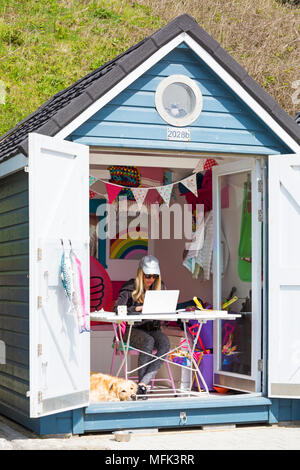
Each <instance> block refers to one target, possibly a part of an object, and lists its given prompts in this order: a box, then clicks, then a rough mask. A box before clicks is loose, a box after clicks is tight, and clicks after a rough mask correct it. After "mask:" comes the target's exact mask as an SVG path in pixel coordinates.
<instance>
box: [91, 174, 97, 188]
mask: <svg viewBox="0 0 300 470" xmlns="http://www.w3.org/2000/svg"><path fill="white" fill-rule="evenodd" d="M96 181H98V178H96V177H95V176H90V186H92V185H93V184H94V183H96Z"/></svg>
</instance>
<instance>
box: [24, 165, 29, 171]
mask: <svg viewBox="0 0 300 470" xmlns="http://www.w3.org/2000/svg"><path fill="white" fill-rule="evenodd" d="M24 171H25V173H29V167H28V165H26V166H24Z"/></svg>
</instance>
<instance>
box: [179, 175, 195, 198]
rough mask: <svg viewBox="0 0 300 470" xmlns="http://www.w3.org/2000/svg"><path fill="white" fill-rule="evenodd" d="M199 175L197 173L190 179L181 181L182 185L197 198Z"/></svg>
mask: <svg viewBox="0 0 300 470" xmlns="http://www.w3.org/2000/svg"><path fill="white" fill-rule="evenodd" d="M196 178H197V175H196V173H195V174H193V175H191V176H189V177H188V178H186V179H184V180H182V181H181V183H182V184H183V185H184V186H185V187H186V188H188V189H189V190H190V191H191V192H192V193H194V194H195V196H198V192H197V181H196Z"/></svg>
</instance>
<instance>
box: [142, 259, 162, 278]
mask: <svg viewBox="0 0 300 470" xmlns="http://www.w3.org/2000/svg"><path fill="white" fill-rule="evenodd" d="M139 267H140V268H142V270H143V273H144V274H158V275H159V276H160V269H159V262H158V259H157V258H155V256H152V255H148V256H144V257H143V258H142V259H141V261H140V262H139Z"/></svg>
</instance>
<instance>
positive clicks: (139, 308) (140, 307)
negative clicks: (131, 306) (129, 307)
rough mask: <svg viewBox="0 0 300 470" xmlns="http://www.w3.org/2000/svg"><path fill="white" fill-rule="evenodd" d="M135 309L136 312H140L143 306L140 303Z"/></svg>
mask: <svg viewBox="0 0 300 470" xmlns="http://www.w3.org/2000/svg"><path fill="white" fill-rule="evenodd" d="M135 310H136V311H137V312H141V311H142V310H143V306H142V305H141V306H139V307H135Z"/></svg>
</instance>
